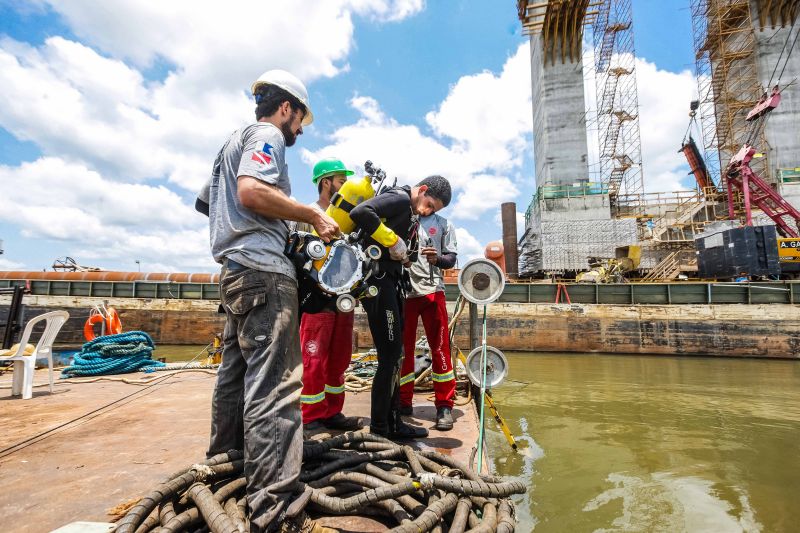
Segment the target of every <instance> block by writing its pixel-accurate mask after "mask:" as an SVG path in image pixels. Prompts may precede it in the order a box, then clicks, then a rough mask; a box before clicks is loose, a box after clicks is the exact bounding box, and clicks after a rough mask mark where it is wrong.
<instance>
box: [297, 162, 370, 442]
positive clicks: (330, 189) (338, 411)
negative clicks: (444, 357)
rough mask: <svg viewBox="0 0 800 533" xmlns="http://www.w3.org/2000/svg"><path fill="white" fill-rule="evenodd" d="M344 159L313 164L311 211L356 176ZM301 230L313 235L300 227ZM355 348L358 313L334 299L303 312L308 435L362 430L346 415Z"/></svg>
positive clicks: (304, 406) (325, 203) (324, 205)
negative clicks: (346, 310) (345, 309)
mask: <svg viewBox="0 0 800 533" xmlns="http://www.w3.org/2000/svg"><path fill="white" fill-rule="evenodd" d="M352 175H353V171H352V170H348V169H347V167H345V166H344V163H342V162H341V161H340V160H339V159H335V158H327V159H323V160H321V161H319V162H318V163H317V164H316V165H314V177H313V178H311V181H312V182H313V183H314V184H315V185H316V186H317V191H318V192H319V198H318V199H317V201H316V202H314V203H312V204H311V206H312V207H314V208H315V209H319V210H320V211H325V210H326V209H327V208H328V206H329V205H330V204H331V197H332V196H333V195H334V194H335V193H336V192H338V191H339V189H340V188H341V187H342V185H344V183H345V182H346V181H347V177H348V176H352ZM297 229H298V230H300V231H309V232H310V231H311V230H312V229H313V228H304V227H303V226H302V224H298V228H297ZM352 344H353V312H352V311H350V312H349V313H342V312H341V311H338V310H337V309H336V302H335V300H331V301H330V304H329V305H327V306H326V307H325V308H324V309H322V310H321V311H320V312H318V313H303V316H302V318H301V319H300V348H301V350H302V353H303V392H302V394H301V396H300V401H301V402H302V409H303V425H304V428H305V429H306V430H308V431H314V430H317V429H321V428H323V427H324V428H327V429H336V430H341V431H354V430H357V429H361V428H362V427H363V424H362V423H361V420H360V419H359V418H358V417H354V416H345V415H344V414H343V413H342V407H343V406H344V373H345V371H346V370H347V367H348V366H349V365H350V359H351V357H352Z"/></svg>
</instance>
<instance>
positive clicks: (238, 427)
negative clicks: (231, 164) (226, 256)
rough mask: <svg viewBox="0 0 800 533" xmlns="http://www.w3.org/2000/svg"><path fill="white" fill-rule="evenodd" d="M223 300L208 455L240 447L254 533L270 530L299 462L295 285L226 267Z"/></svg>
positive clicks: (222, 278)
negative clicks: (221, 328) (222, 325)
mask: <svg viewBox="0 0 800 533" xmlns="http://www.w3.org/2000/svg"><path fill="white" fill-rule="evenodd" d="M220 299H221V301H222V306H223V307H224V309H225V314H226V318H227V320H226V322H225V332H224V335H223V349H222V365H221V366H220V368H219V372H218V374H217V383H216V387H215V388H214V395H213V399H212V404H211V443H210V445H209V448H208V456H209V457H211V456H213V455H215V454H218V453H222V452H227V451H228V450H232V449H244V474H245V476H246V478H247V503H248V506H249V507H250V527H251V531H255V532H260V531H274V530H276V529H277V528H278V526H279V523H280V521H281V520H282V519H283V515H284V513H285V510H286V507H287V505H288V503H289V501H290V500H291V498H292V496H293V493H294V492H295V490H296V489H297V479H298V476H299V475H300V466H301V464H302V458H303V427H302V423H301V415H300V389H301V387H302V382H301V380H302V374H303V365H302V358H301V356H300V337H299V332H298V323H297V321H298V318H297V317H298V302H297V284H296V282H295V281H294V280H293V279H292V278H290V277H288V276H285V275H283V274H275V273H269V272H260V271H257V270H252V269H249V268H244V267H242V268H237V269H229V268H227V267H225V266H223V268H222V275H221V276H220Z"/></svg>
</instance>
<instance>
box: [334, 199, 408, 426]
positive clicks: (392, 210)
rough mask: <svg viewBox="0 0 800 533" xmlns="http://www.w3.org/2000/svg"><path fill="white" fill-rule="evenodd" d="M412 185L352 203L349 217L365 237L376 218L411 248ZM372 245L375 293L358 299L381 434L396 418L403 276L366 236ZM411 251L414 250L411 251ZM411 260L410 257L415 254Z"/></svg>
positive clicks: (375, 421)
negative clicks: (374, 366) (373, 362)
mask: <svg viewBox="0 0 800 533" xmlns="http://www.w3.org/2000/svg"><path fill="white" fill-rule="evenodd" d="M412 215H413V211H412V209H411V189H410V188H409V187H407V186H406V187H393V188H391V189H389V190H387V191H385V192H382V193H381V194H379V195H378V196H376V197H374V198H371V199H370V200H367V201H365V202H363V203H361V204H359V205H357V206H356V207H355V208H354V209H353V210H352V211H351V212H350V218H351V219H352V220H353V222H355V223H356V225H357V226H358V228H359V229H360V230H361V231H362V232H363V233H364V234H365V235H372V234H373V233H374V232H375V230H376V229H378V226H380V224H381V222H382V221H383V224H385V225H386V226H387V227H389V228H390V229H391V230H392V231H394V232H395V233H396V234H397V236H398V237H400V238H401V239H403V240H404V241H405V242H406V245H407V246H408V248H409V250H412V249H414V248H415V245H414V243H415V242H416V238H417V236H416V230H417V226H418V223H417V217H415V216H412ZM370 244H375V245H377V246H379V247H380V248H381V251H382V252H383V253H382V255H381V259H380V260H379V261H378V265H379V273H378V274H377V275H376V276H374V277H373V278H371V279H370V281H371V284H372V285H375V286H376V287H377V288H378V295H377V296H375V297H374V298H365V299H363V300H362V301H361V302H362V304H363V306H364V310H365V311H366V313H367V321H368V322H369V330H370V333H372V339H373V341H374V342H375V349H376V350H377V352H378V370H377V372H376V374H375V378H374V380H373V383H372V408H371V417H372V421H371V427H372V430H373V431H376V430H377V431H378V432H380V433H383V434H387V433H390V432H391V431H393V427H394V426H393V424H395V420H399V414H398V410H399V408H400V403H399V402H400V396H399V386H400V367H401V365H402V362H403V301H404V299H405V296H404V289H403V284H404V281H403V278H404V277H405V276H407V274H406V273H405V272H404V269H403V267H402V265H401V264H400V263H399V262H398V261H394V260H392V259H391V258H390V257H389V250H388V249H387V248H386V247H384V246H381V245H380V244H379V243H378V242H376V241H375V240H374V239H372V238H371V237H367V238H366V245H370ZM414 255H416V254H414ZM410 259H411V260H412V261H413V260H415V257H414V258H411V257H410Z"/></svg>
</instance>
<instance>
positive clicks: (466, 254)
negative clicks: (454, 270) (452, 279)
mask: <svg viewBox="0 0 800 533" xmlns="http://www.w3.org/2000/svg"><path fill="white" fill-rule="evenodd" d="M456 239H457V240H458V264H459V265H460V266H463V265H464V264H466V262H467V261H469V260H470V259H475V258H476V257H483V249H484V246H483V245H482V244H481V243H480V242H478V239H476V238H475V237H473V236H472V234H471V233H470V232H469V231H468V230H467V229H466V228H463V227H459V226H456Z"/></svg>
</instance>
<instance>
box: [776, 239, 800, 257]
mask: <svg viewBox="0 0 800 533" xmlns="http://www.w3.org/2000/svg"><path fill="white" fill-rule="evenodd" d="M778 261H780V262H782V263H800V239H797V238H788V239H786V238H781V237H778Z"/></svg>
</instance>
